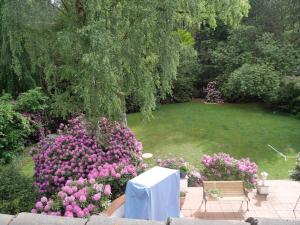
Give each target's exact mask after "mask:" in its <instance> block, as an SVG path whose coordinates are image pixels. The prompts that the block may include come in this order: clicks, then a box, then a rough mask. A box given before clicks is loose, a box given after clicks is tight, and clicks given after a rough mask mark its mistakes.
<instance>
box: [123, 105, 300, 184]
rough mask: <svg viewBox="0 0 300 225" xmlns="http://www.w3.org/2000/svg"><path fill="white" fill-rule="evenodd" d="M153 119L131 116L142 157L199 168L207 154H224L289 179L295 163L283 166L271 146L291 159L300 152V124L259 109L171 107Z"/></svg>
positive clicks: (213, 106)
mask: <svg viewBox="0 0 300 225" xmlns="http://www.w3.org/2000/svg"><path fill="white" fill-rule="evenodd" d="M153 116H154V118H152V119H151V120H148V121H147V120H145V119H143V117H142V116H141V114H140V113H134V114H130V115H129V116H128V123H129V127H130V128H131V129H132V130H133V131H134V132H135V134H136V136H137V138H138V139H139V140H140V141H142V143H143V145H144V152H151V153H153V154H154V157H155V158H159V157H163V158H164V157H169V156H180V157H183V158H185V159H186V160H188V161H189V162H190V163H192V164H193V165H194V166H197V167H200V159H201V157H202V155H203V154H212V153H216V152H226V153H229V154H231V155H233V156H234V157H236V158H241V157H249V158H250V159H251V160H253V161H255V162H256V163H258V165H259V167H260V170H261V171H262V170H265V171H267V172H268V173H269V174H270V178H273V179H285V178H288V171H289V170H290V169H292V168H293V167H294V165H295V159H294V158H290V159H288V161H287V162H285V161H284V159H283V158H282V157H281V156H279V155H278V154H277V153H275V152H274V151H272V150H271V149H270V148H269V147H268V146H267V145H268V144H270V145H272V146H274V147H275V148H276V149H278V150H280V151H282V152H283V153H284V154H286V155H288V156H290V157H295V156H296V153H297V152H299V151H300V121H299V120H297V119H295V118H294V117H292V116H290V115H285V114H278V113H273V112H272V111H270V110H268V109H266V108H264V107H262V106H260V105H257V104H222V105H214V104H204V103H198V102H191V103H182V104H170V105H164V106H162V107H160V108H159V110H157V111H155V112H154V113H153Z"/></svg>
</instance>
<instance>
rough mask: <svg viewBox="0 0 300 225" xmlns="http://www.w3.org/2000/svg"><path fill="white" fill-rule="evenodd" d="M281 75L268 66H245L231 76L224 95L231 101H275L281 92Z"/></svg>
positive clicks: (224, 88) (224, 87)
mask: <svg viewBox="0 0 300 225" xmlns="http://www.w3.org/2000/svg"><path fill="white" fill-rule="evenodd" d="M279 83H280V79H279V74H278V72H276V71H275V70H274V68H273V67H272V66H269V65H266V64H244V65H243V66H242V67H240V68H239V69H237V70H235V71H234V72H233V73H231V74H230V76H229V78H228V80H227V82H226V83H224V84H223V94H224V96H225V97H226V98H227V99H228V100H230V101H242V100H243V101H251V100H263V101H266V102H270V101H274V99H276V98H277V95H278V90H279Z"/></svg>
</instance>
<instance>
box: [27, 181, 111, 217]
mask: <svg viewBox="0 0 300 225" xmlns="http://www.w3.org/2000/svg"><path fill="white" fill-rule="evenodd" d="M110 195H111V187H110V185H109V184H103V183H97V182H96V180H95V179H89V180H87V179H84V178H79V179H78V180H77V181H76V180H75V181H72V180H68V181H67V182H66V185H65V186H63V187H62V189H61V191H59V192H58V193H57V194H56V195H55V196H54V198H47V197H45V196H44V197H42V198H41V199H40V200H39V201H38V202H37V203H36V204H35V208H34V209H32V210H31V212H32V213H42V214H48V215H55V216H66V217H79V218H83V217H88V216H90V215H92V214H99V213H100V212H101V211H102V210H103V209H105V208H107V206H108V204H109V202H110Z"/></svg>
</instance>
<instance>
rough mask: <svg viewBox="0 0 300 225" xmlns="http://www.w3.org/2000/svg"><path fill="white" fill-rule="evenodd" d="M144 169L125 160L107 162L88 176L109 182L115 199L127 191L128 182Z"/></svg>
mask: <svg viewBox="0 0 300 225" xmlns="http://www.w3.org/2000/svg"><path fill="white" fill-rule="evenodd" d="M142 171H143V169H142V168H138V167H136V166H134V165H132V164H126V163H125V162H121V163H119V164H116V163H113V164H109V163H105V164H103V165H102V166H99V167H98V168H95V169H93V170H92V171H91V173H90V174H89V175H88V178H89V179H90V180H91V179H92V180H93V179H94V180H97V181H99V182H104V183H107V184H109V185H110V186H111V189H112V196H111V197H112V199H115V198H117V197H119V196H120V195H122V194H123V193H124V192H125V187H126V183H127V182H128V181H129V180H130V179H132V178H133V177H136V176H137V174H138V173H140V172H142Z"/></svg>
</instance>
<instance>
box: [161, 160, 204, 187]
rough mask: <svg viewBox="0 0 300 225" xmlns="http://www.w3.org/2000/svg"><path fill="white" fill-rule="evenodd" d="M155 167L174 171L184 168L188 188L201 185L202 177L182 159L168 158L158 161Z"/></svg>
mask: <svg viewBox="0 0 300 225" xmlns="http://www.w3.org/2000/svg"><path fill="white" fill-rule="evenodd" d="M157 165H158V166H161V167H165V168H169V169H176V170H180V168H182V167H186V168H187V175H188V184H189V186H198V185H200V184H201V183H202V177H201V175H200V173H199V171H198V170H197V169H196V168H195V167H193V166H192V165H190V164H189V163H188V162H186V161H185V160H184V159H183V158H169V159H164V160H161V159H158V160H157Z"/></svg>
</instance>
